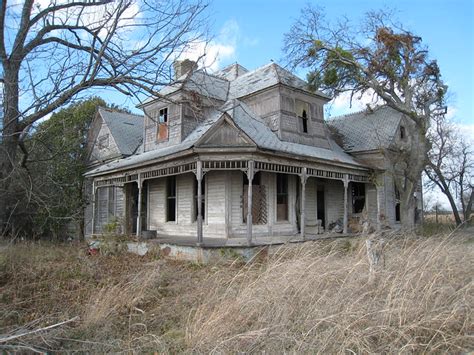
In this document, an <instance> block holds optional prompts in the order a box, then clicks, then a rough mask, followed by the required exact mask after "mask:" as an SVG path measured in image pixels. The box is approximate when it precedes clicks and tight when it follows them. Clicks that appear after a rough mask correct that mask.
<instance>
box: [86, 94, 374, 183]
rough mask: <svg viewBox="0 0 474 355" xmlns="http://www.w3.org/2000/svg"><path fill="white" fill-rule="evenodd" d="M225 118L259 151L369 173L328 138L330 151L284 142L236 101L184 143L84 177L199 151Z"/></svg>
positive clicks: (211, 115)
mask: <svg viewBox="0 0 474 355" xmlns="http://www.w3.org/2000/svg"><path fill="white" fill-rule="evenodd" d="M225 114H227V115H228V116H229V117H230V119H232V121H233V123H234V124H235V126H236V127H237V128H238V129H240V130H241V131H242V132H243V133H244V134H245V135H246V136H248V137H249V138H250V139H251V140H252V141H253V142H254V143H255V145H256V147H257V148H258V149H259V150H262V151H266V152H275V153H284V154H286V155H294V156H295V157H298V158H300V159H301V158H305V157H306V158H310V159H317V160H321V161H322V162H325V163H327V164H331V163H332V164H334V163H336V164H337V165H344V166H347V167H350V168H358V169H362V170H365V169H368V167H367V166H366V165H363V164H361V163H360V162H358V161H357V160H355V159H354V158H353V157H352V156H350V155H349V154H347V153H345V152H344V150H343V149H342V148H341V147H339V146H338V145H337V144H336V143H335V142H334V141H333V140H332V139H331V138H329V143H330V145H331V149H324V148H319V147H314V146H309V145H304V144H298V143H292V142H287V141H281V140H280V139H279V138H278V137H277V135H276V134H275V133H274V132H272V131H271V129H270V128H269V127H268V126H267V125H266V124H265V123H264V122H263V121H262V120H261V119H260V117H258V116H256V115H255V114H253V112H252V111H251V110H250V108H249V107H248V106H247V105H245V104H244V103H243V102H241V101H239V100H236V99H234V100H229V101H227V102H226V103H225V104H224V105H222V106H221V107H220V108H218V109H214V110H213V111H212V112H210V113H209V114H208V115H207V119H205V120H204V121H202V122H201V123H200V124H199V125H198V127H197V128H196V129H195V130H194V131H193V132H191V134H190V135H189V136H188V137H186V138H185V139H184V140H183V141H182V142H181V143H179V144H176V145H173V146H168V147H164V148H161V149H156V150H152V151H148V152H145V153H141V154H136V155H133V156H130V157H127V158H124V159H120V160H117V161H113V162H110V163H107V164H104V165H102V166H100V167H97V168H95V169H93V170H91V171H88V172H87V173H86V174H85V176H90V177H92V176H100V175H105V174H109V173H111V172H116V171H118V170H128V169H133V168H137V167H140V166H142V165H148V164H150V163H153V162H158V161H159V160H160V158H164V157H167V156H169V155H173V154H176V153H180V152H184V151H186V150H189V149H191V148H194V147H196V148H197V147H198V143H199V140H200V138H201V137H202V136H203V135H205V134H206V133H207V132H208V131H210V130H211V129H213V128H214V127H215V126H216V125H217V123H218V121H219V120H220V118H221V117H222V116H223V115H225ZM224 148H225V147H224Z"/></svg>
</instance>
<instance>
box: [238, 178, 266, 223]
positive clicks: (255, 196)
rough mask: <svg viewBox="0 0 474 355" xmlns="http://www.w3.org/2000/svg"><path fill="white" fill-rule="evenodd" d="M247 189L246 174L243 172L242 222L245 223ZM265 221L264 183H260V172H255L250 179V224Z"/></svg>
mask: <svg viewBox="0 0 474 355" xmlns="http://www.w3.org/2000/svg"><path fill="white" fill-rule="evenodd" d="M248 189H249V180H248V178H247V174H245V173H244V174H243V186H242V222H243V223H247V214H248V198H249V195H248ZM266 223H267V195H266V190H265V186H264V185H260V172H257V173H255V175H254V177H253V179H252V224H266Z"/></svg>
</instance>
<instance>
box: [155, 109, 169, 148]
mask: <svg viewBox="0 0 474 355" xmlns="http://www.w3.org/2000/svg"><path fill="white" fill-rule="evenodd" d="M162 117H163V118H162ZM153 119H154V121H155V124H156V141H157V142H163V141H167V140H168V139H169V107H168V106H166V107H162V108H160V109H158V110H157V111H155V115H154V117H153ZM162 131H163V132H162Z"/></svg>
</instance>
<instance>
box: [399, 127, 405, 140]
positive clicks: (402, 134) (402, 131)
mask: <svg viewBox="0 0 474 355" xmlns="http://www.w3.org/2000/svg"><path fill="white" fill-rule="evenodd" d="M405 138H406V131H405V127H403V126H400V139H405Z"/></svg>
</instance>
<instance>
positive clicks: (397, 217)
mask: <svg viewBox="0 0 474 355" xmlns="http://www.w3.org/2000/svg"><path fill="white" fill-rule="evenodd" d="M394 189H395V222H400V191H398V189H397V187H396V186H394Z"/></svg>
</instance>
